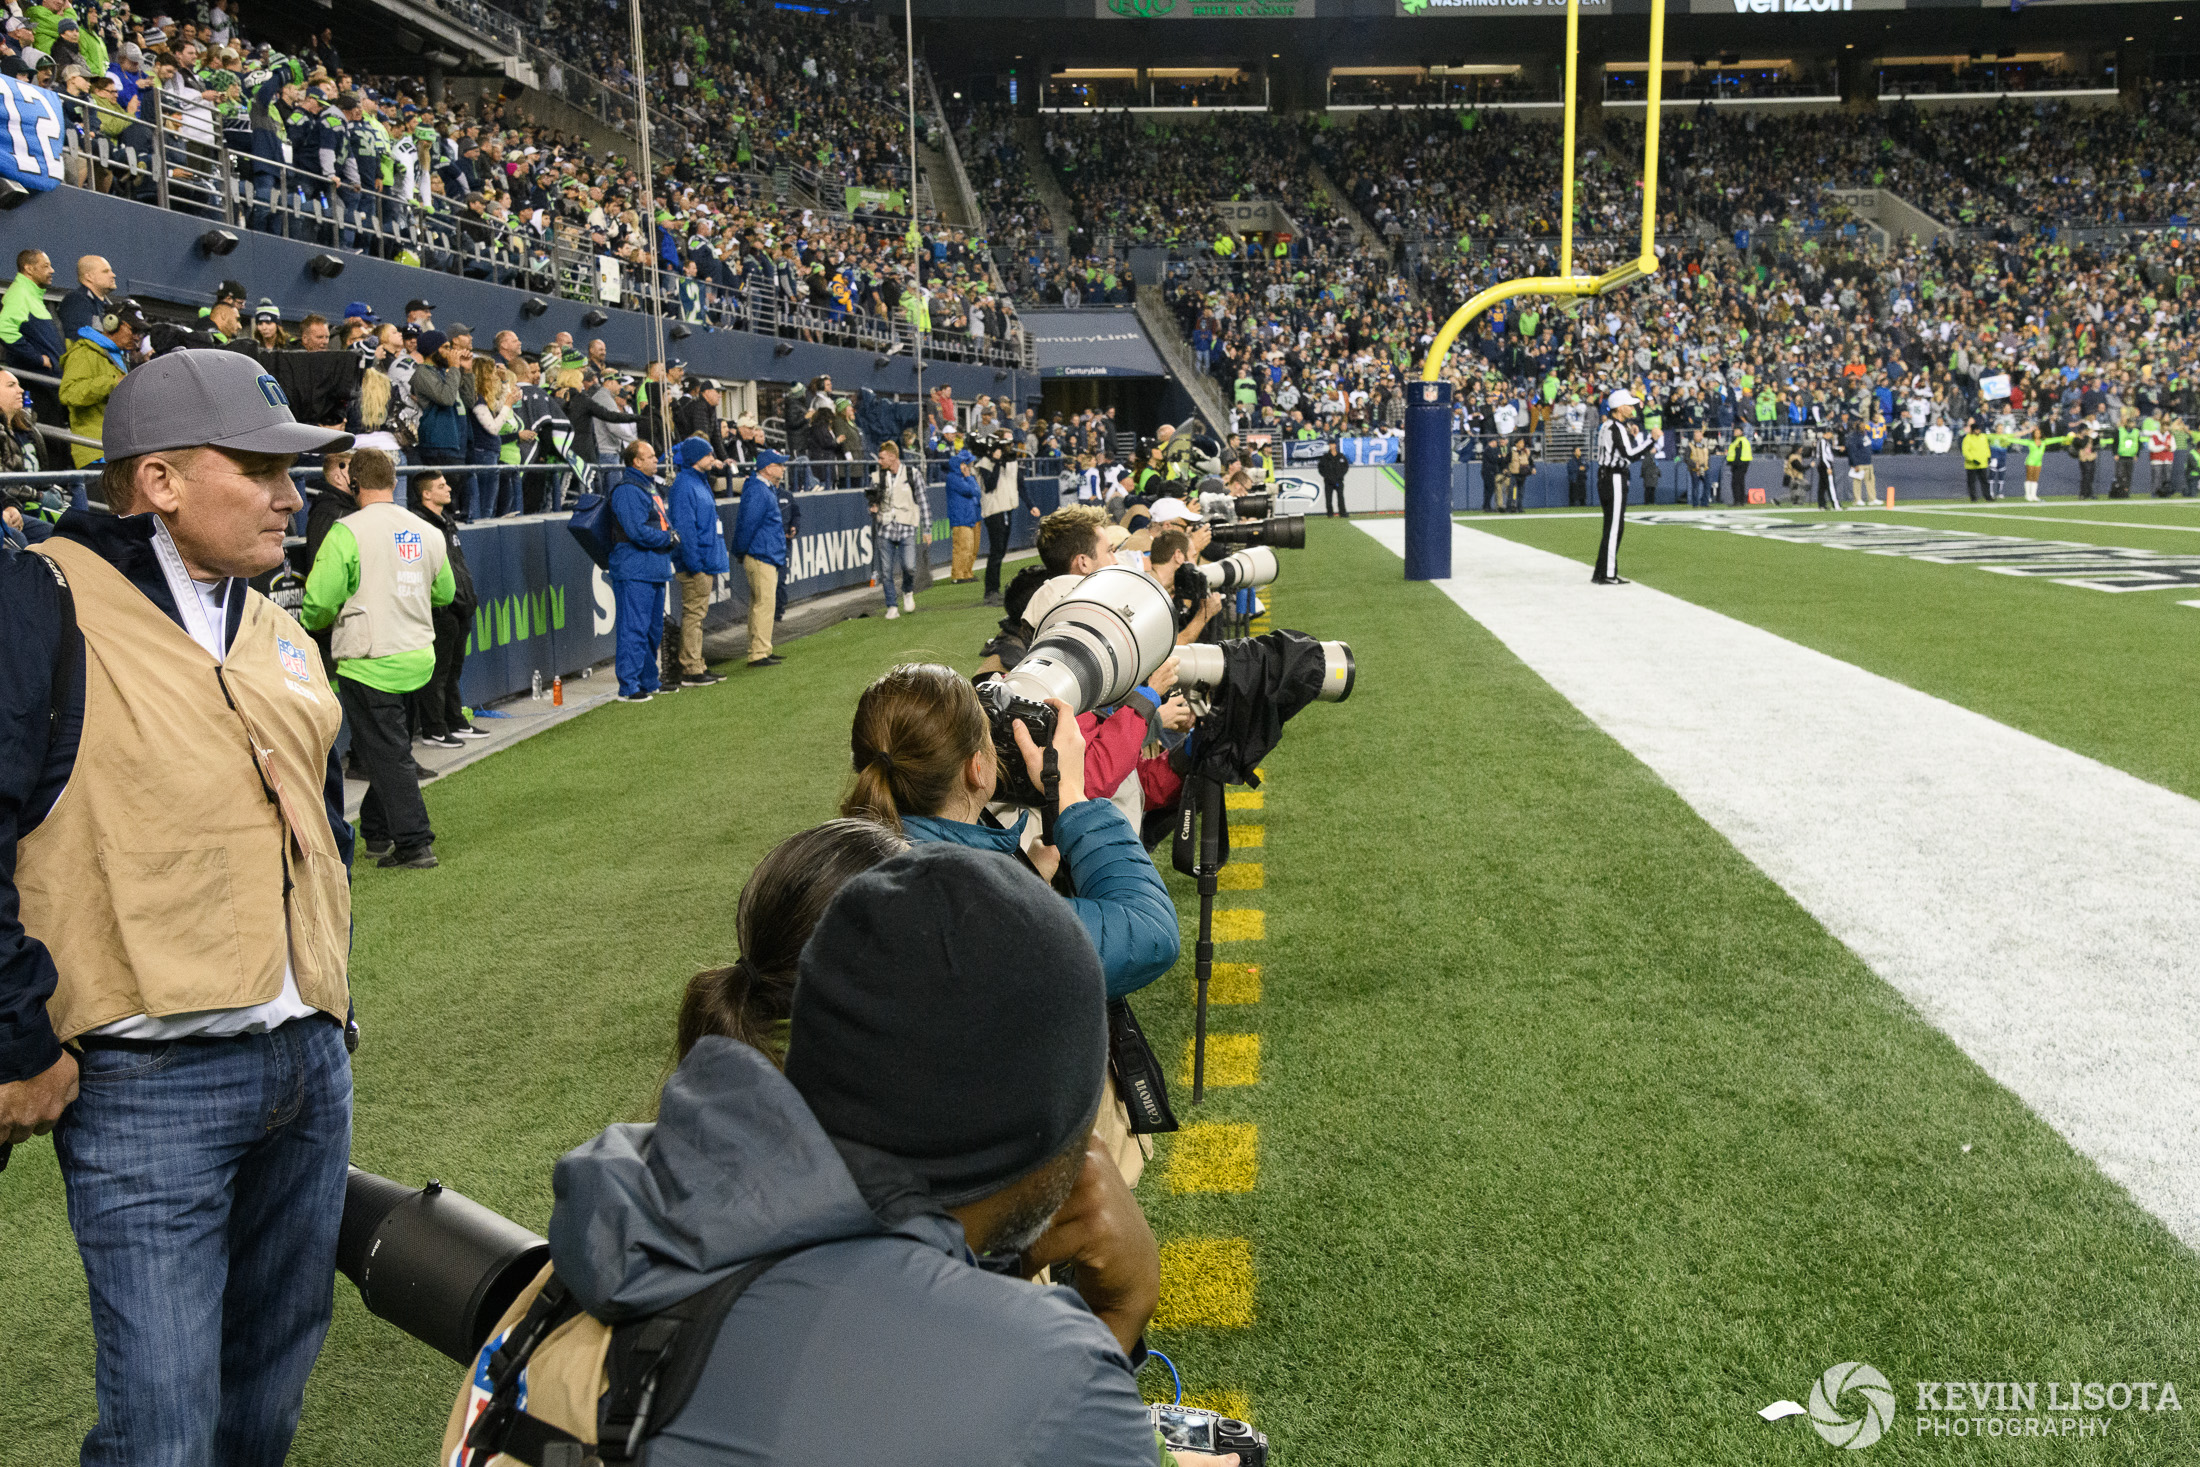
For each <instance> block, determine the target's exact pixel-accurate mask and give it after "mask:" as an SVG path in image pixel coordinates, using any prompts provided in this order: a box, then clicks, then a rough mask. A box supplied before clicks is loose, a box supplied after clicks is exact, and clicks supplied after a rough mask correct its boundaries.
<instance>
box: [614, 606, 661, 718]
mask: <svg viewBox="0 0 2200 1467" xmlns="http://www.w3.org/2000/svg"><path fill="white" fill-rule="evenodd" d="M611 597H612V603H611V604H612V615H613V621H612V650H613V652H614V654H615V655H616V662H615V664H614V665H615V666H616V667H617V669H618V673H619V692H620V693H621V695H623V696H625V697H629V698H631V697H633V696H634V695H635V694H636V693H654V692H656V691H657V688H658V680H657V651H658V648H659V647H660V646H662V645H663V642H664V637H665V583H664V582H663V581H613V582H612V583H611Z"/></svg>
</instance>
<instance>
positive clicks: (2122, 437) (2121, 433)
mask: <svg viewBox="0 0 2200 1467" xmlns="http://www.w3.org/2000/svg"><path fill="white" fill-rule="evenodd" d="M2138 456H2139V430H2138V429H2137V428H2118V429H2117V430H2116V457H2118V458H2137V457H2138Z"/></svg>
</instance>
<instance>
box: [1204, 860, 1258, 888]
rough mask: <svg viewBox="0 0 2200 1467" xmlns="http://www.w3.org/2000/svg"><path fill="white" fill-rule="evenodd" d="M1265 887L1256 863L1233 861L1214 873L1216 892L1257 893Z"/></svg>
mask: <svg viewBox="0 0 2200 1467" xmlns="http://www.w3.org/2000/svg"><path fill="white" fill-rule="evenodd" d="M1265 885H1267V880H1266V878H1265V877H1264V876H1263V875H1262V873H1261V866H1260V862H1258V861H1233V862H1231V863H1230V864H1229V865H1227V866H1225V867H1223V868H1222V869H1221V870H1220V871H1219V872H1217V873H1215V890H1217V891H1259V890H1260V889H1261V888H1262V887H1263V886H1265Z"/></svg>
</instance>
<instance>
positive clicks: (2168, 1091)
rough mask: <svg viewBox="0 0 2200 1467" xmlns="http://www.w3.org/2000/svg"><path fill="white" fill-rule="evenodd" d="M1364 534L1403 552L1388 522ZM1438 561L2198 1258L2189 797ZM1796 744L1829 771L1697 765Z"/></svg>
mask: <svg viewBox="0 0 2200 1467" xmlns="http://www.w3.org/2000/svg"><path fill="white" fill-rule="evenodd" d="M1360 528H1361V529H1362V530H1364V531H1366V533H1367V534H1369V535H1370V536H1372V537H1373V538H1374V539H1375V540H1377V541H1378V542H1380V543H1381V544H1383V545H1385V546H1387V547H1389V548H1390V549H1391V550H1392V551H1394V552H1397V553H1399V554H1401V555H1402V554H1403V553H1404V543H1405V527H1404V525H1403V524H1401V523H1398V522H1388V523H1380V524H1362V525H1361V526H1360ZM1622 566H1623V568H1624V561H1623V562H1622ZM1452 568H1453V572H1454V576H1453V579H1451V580H1448V581H1442V582H1438V583H1437V584H1438V586H1439V587H1440V589H1442V590H1443V592H1444V593H1445V594H1446V595H1447V596H1449V597H1450V598H1451V599H1452V600H1453V601H1455V602H1457V603H1458V604H1459V605H1460V606H1461V607H1462V608H1464V609H1465V610H1466V612H1467V614H1468V615H1470V616H1472V617H1473V618H1474V619H1475V620H1476V621H1478V622H1480V623H1482V625H1484V626H1485V627H1487V628H1488V629H1489V630H1490V631H1491V632H1492V633H1493V634H1495V635H1496V636H1497V638H1498V639H1499V640H1500V641H1502V642H1504V643H1505V645H1506V646H1507V647H1508V648H1510V649H1511V650H1512V651H1513V653H1514V654H1515V655H1516V656H1518V657H1519V658H1520V659H1521V660H1522V661H1523V662H1525V663H1526V664H1527V665H1528V666H1529V667H1530V668H1532V669H1533V670H1534V671H1535V672H1536V673H1537V674H1539V675H1540V676H1541V677H1543V678H1544V679H1545V680H1546V681H1548V682H1549V683H1550V684H1551V686H1552V687H1554V688H1556V689H1557V690H1558V691H1559V692H1560V693H1561V694H1562V695H1563V696H1564V697H1566V698H1567V699H1568V700H1569V701H1571V702H1572V703H1573V704H1574V706H1575V707H1577V708H1579V709H1580V710H1581V711H1582V713H1583V714H1584V715H1586V716H1587V717H1588V718H1590V719H1591V720H1593V721H1594V722H1595V723H1596V724H1597V725H1598V726H1599V727H1601V728H1602V729H1604V731H1605V732H1606V733H1608V734H1610V735H1611V736H1612V737H1613V738H1614V739H1616V740H1617V741H1618V742H1619V743H1620V744H1621V745H1622V746H1623V747H1625V748H1626V749H1627V750H1628V751H1629V752H1630V753H1632V754H1634V755H1635V757H1637V758H1638V759H1640V760H1642V761H1643V763H1645V764H1646V765H1648V766H1649V767H1650V768H1651V769H1652V770H1653V771H1655V772H1656V773H1657V774H1658V776H1659V777H1660V778H1662V779H1664V780H1665V781H1666V783H1667V784H1669V785H1671V786H1672V787H1673V789H1674V790H1675V791H1676V792H1677V793H1679V795H1680V796H1681V798H1682V799H1684V800H1685V801H1687V802H1688V804H1689V805H1690V806H1692V807H1693V808H1694V809H1695V810H1696V812H1697V813H1698V814H1699V815H1701V816H1702V817H1703V818H1704V819H1705V820H1706V821H1707V822H1708V823H1710V825H1711V826H1712V827H1713V828H1715V829H1717V830H1718V831H1719V832H1720V833H1721V834H1723V835H1724V836H1726V838H1727V839H1729V840H1731V841H1732V842H1733V843H1734V845H1735V846H1736V848H1737V849H1739V850H1740V851H1741V852H1742V854H1744V855H1745V856H1747V857H1748V858H1749V859H1750V860H1751V861H1754V862H1755V863H1756V864H1757V865H1758V866H1759V867H1761V868H1762V869H1763V870H1764V871H1765V872H1766V874H1768V875H1770V876H1771V877H1772V878H1773V880H1775V881H1777V882H1778V883H1779V884H1780V885H1781V886H1782V887H1784V888H1785V889H1786V890H1787V891H1788V892H1789V893H1790V894H1791V895H1792V896H1793V897H1794V898H1795V900H1796V901H1797V902H1799V903H1800V904H1801V905H1802V906H1803V907H1804V908H1805V910H1807V911H1809V912H1810V913H1811V915H1812V916H1814V917H1815V918H1817V920H1818V921H1819V922H1821V923H1823V924H1824V925H1825V927H1826V929H1827V930H1828V931H1830V932H1831V933H1833V935H1834V936H1835V937H1837V938H1839V939H1840V940H1841V941H1842V942H1844V943H1846V944H1847V945H1848V946H1849V948H1850V949H1851V950H1853V951H1854V952H1855V953H1856V954H1857V955H1858V956H1860V957H1861V958H1863V960H1864V961H1865V962H1866V963H1868V964H1870V966H1871V967H1872V969H1873V970H1874V971H1875V972H1877V973H1878V974H1879V975H1880V976H1881V977H1882V978H1884V979H1885V980H1886V981H1887V982H1888V983H1889V984H1891V985H1893V986H1894V988H1896V989H1897V990H1898V991H1900V992H1901V993H1902V994H1903V995H1904V996H1905V997H1906V998H1908V999H1909V1001H1910V1002H1911V1003H1912V1004H1914V1005H1915V1006H1916V1007H1917V1009H1918V1010H1919V1011H1920V1012H1921V1013H1922V1014H1924V1016H1925V1017H1926V1018H1927V1019H1928V1020H1929V1021H1930V1022H1932V1023H1933V1024H1935V1025H1937V1026H1938V1027H1940V1028H1941V1029H1942V1030H1944V1031H1945V1032H1946V1033H1947V1034H1948V1035H1949V1037H1950V1038H1952V1039H1954V1040H1955V1042H1956V1043H1957V1044H1959V1045H1961V1046H1962V1047H1963V1049H1964V1050H1965V1052H1966V1053H1968V1054H1969V1055H1970V1056H1971V1057H1972V1058H1973V1059H1974V1060H1976V1061H1977V1062H1978V1064H1979V1065H1980V1066H1981V1067H1982V1068H1983V1069H1984V1070H1985V1071H1986V1073H1988V1074H1989V1075H1991V1076H1992V1077H1993V1078H1994V1079H1995V1080H1996V1081H1998V1082H1999V1083H2001V1084H2003V1085H2005V1086H2007V1087H2008V1088H2009V1089H2010V1090H2012V1091H2013V1092H2015V1093H2016V1095H2017V1096H2018V1097H2020V1098H2021V1099H2022V1100H2023V1101H2024V1102H2025V1103H2026V1104H2027V1105H2029V1106H2030V1107H2031V1108H2032V1109H2033V1110H2034V1111H2036V1112H2037V1113H2038V1114H2039V1115H2040V1116H2041V1117H2043V1118H2044V1119H2045V1120H2046V1121H2047V1122H2048V1123H2049V1124H2050V1125H2052V1126H2054V1127H2055V1129H2056V1130H2058V1131H2059V1132H2061V1133H2062V1134H2063V1135H2064V1136H2065V1137H2067V1138H2068V1139H2069V1141H2070V1142H2071V1144H2072V1145H2073V1146H2075V1147H2076V1148H2077V1149H2078V1150H2080V1151H2081V1152H2083V1153H2085V1154H2086V1155H2087V1156H2089V1157H2091V1158H2092V1159H2093V1160H2094V1161H2095V1162H2096V1163H2097V1164H2098V1165H2099V1166H2100V1167H2101V1169H2102V1170H2103V1171H2104V1172H2105V1173H2107V1174H2108V1175H2109V1176H2110V1177H2112V1178H2114V1179H2115V1180H2116V1181H2117V1182H2119V1183H2121V1184H2122V1185H2123V1186H2124V1187H2126V1188H2127V1189H2129V1191H2130V1193H2131V1195H2132V1196H2133V1197H2134V1198H2135V1199H2136V1200H2137V1201H2138V1202H2139V1204H2140V1205H2141V1206H2143V1207H2145V1208H2147V1209H2148V1210H2149V1211H2151V1212H2153V1213H2154V1214H2155V1215H2156V1216H2157V1217H2160V1218H2161V1219H2162V1220H2163V1221H2164V1222H2165V1223H2167V1224H2168V1225H2169V1227H2170V1229H2171V1230H2172V1231H2173V1232H2175V1233H2176V1234H2177V1235H2178V1236H2179V1237H2180V1238H2182V1239H2184V1240H2185V1242H2186V1243H2187V1244H2188V1245H2192V1246H2200V1063H2196V1062H2195V1059H2196V1056H2200V901H2195V900H2194V899H2193V897H2192V896H2191V893H2190V888H2189V887H2188V886H2187V885H2186V882H2187V881H2188V880H2189V879H2190V873H2192V872H2193V871H2195V870H2200V802H2196V801H2194V800H2191V799H2188V798H2186V797H2185V796H2183V795H2178V794H2173V793H2171V792H2170V791H2168V790H2165V789H2162V788H2160V787H2159V786H2157V785H2152V784H2148V783H2147V782H2145V781H2144V780H2140V779H2136V778H2134V777H2133V776H2131V775H2129V774H2125V773H2123V772H2122V771H2120V770H2116V769H2111V768H2109V767H2108V766H2107V765H2104V764H2101V763H2098V762H2097V761H2095V760H2092V759H2088V758H2085V757H2083V756H2081V755H2078V754H2074V753H2071V752H2070V751H2069V750H2067V749H2063V748H2060V747H2058V746H2056V745H2054V744H2050V743H2047V742H2046V741H2044V740H2042V739H2037V738H2034V737H2033V736H2031V735H2030V734H2025V733H2020V732H2018V731H2017V730H2016V729H2013V728H2010V727H2008V726H2007V725H2005V724H2001V723H1996V722H1995V721H1994V720H1992V719H1990V718H1986V717H1983V716H1981V715H1979V714H1977V713H1973V712H1971V711H1969V710H1968V709H1964V708H1959V707H1957V706H1956V705H1954V704H1952V703H1948V702H1945V701H1943V700H1941V699H1939V698H1934V697H1931V696H1929V695H1927V694H1924V693H1920V692H1918V691H1916V690H1915V689H1913V688H1907V687H1904V686H1902V685H1901V684H1899V683H1895V682H1891V681H1889V680H1887V679H1886V678H1882V677H1879V676H1877V675H1875V674H1873V673H1869V672H1866V671H1864V670H1863V669H1861V668H1858V667H1855V666H1852V665H1851V664H1849V663H1845V662H1841V661H1838V660H1836V659H1834V658H1831V657H1828V656H1826V655H1824V654H1823V653H1819V652H1815V651H1812V650H1811V649H1810V648H1807V647H1802V646H1798V645H1797V644H1795V643H1793V642H1790V641H1787V640H1785V639H1783V638H1780V637H1776V636H1774V635H1772V634H1771V633H1770V632H1767V631H1763V630H1761V629H1759V628H1757V627H1753V626H1750V625H1748V624H1747V623H1745V622H1740V621H1736V620H1734V619H1733V618H1731V617H1727V616H1722V615H1720V614H1719V613H1717V612H1714V611H1708V610H1705V609H1704V608H1702V607H1700V606H1695V605H1692V604H1690V603H1688V602H1685V601H1682V600H1679V599H1677V598H1675V597H1672V596H1667V595H1665V594H1663V593H1662V592H1658V591H1653V590H1651V589H1650V588H1649V587H1647V586H1640V585H1636V586H1625V587H1607V586H1593V585H1591V584H1590V583H1589V571H1588V568H1587V567H1586V566H1584V565H1582V564H1580V563H1579V562H1577V561H1572V560H1567V559H1564V558H1562V557H1560V556H1556V555H1553V554H1550V553H1549V552H1547V551H1542V550H1536V549H1532V548H1530V547H1528V546H1524V545H1518V544H1515V543H1513V542H1511V541H1509V540H1506V539H1504V538H1502V537H1501V536H1497V535H1487V534H1483V533H1481V532H1480V531H1477V530H1470V529H1466V528H1455V529H1454V530H1453V532H1452ZM1806 733H1807V735H1808V739H1809V744H1810V746H1811V747H1812V748H1814V749H1818V750H1823V751H1826V752H1825V755H1824V757H1811V758H1802V759H1778V760H1768V761H1764V762H1761V763H1752V764H1748V765H1739V764H1737V763H1735V762H1734V761H1732V760H1729V759H1727V758H1725V757H1724V756H1723V755H1722V754H1721V753H1719V752H1718V751H1720V750H1727V749H1734V748H1756V749H1785V748H1788V747H1791V746H1792V745H1793V744H1794V741H1795V739H1796V738H1797V737H1798V736H1799V735H1803V734H1806Z"/></svg>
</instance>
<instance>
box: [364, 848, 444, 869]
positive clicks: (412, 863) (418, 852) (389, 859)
mask: <svg viewBox="0 0 2200 1467" xmlns="http://www.w3.org/2000/svg"><path fill="white" fill-rule="evenodd" d="M374 864H375V865H377V866H380V867H383V868H385V869H394V870H400V871H430V870H433V869H434V868H435V867H436V866H438V865H440V864H441V863H440V862H438V861H437V860H436V858H435V847H434V846H414V847H413V848H412V849H411V850H406V851H391V852H390V853H389V854H388V855H386V856H384V857H383V858H382V859H381V860H379V861H377V862H375V863H374Z"/></svg>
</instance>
